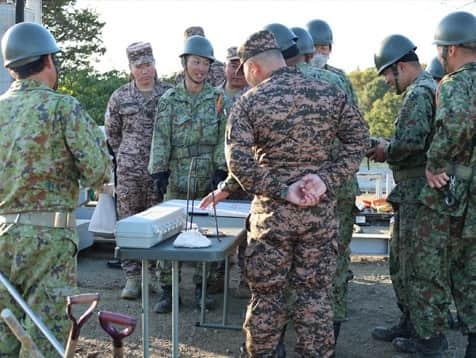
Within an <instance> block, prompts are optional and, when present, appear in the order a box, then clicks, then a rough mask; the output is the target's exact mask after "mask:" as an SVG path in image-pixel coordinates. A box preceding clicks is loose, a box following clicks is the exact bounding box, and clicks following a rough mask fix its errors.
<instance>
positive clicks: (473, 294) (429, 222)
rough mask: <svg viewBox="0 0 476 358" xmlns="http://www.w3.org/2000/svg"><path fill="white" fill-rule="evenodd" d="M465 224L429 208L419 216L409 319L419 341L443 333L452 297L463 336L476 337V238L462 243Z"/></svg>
mask: <svg viewBox="0 0 476 358" xmlns="http://www.w3.org/2000/svg"><path fill="white" fill-rule="evenodd" d="M463 224H464V219H463V218H462V217H451V216H448V215H444V214H440V213H438V212H436V211H434V210H431V209H430V208H428V207H426V206H422V207H421V209H420V210H419V212H418V216H417V222H416V225H417V233H418V237H419V240H418V244H417V245H415V248H414V252H413V255H414V260H413V262H412V263H413V265H412V268H411V280H412V285H411V287H410V289H411V291H410V294H411V296H410V297H411V298H412V299H411V300H410V315H411V317H412V322H413V324H414V325H415V329H416V331H417V334H418V336H420V337H430V336H435V335H436V334H438V333H440V332H443V330H444V329H445V328H446V325H447V312H448V306H449V305H450V303H451V296H452V298H453V299H454V302H455V305H456V309H457V312H458V320H459V321H460V322H461V324H462V329H463V332H464V333H465V334H468V333H472V334H475V333H476V305H475V302H476V237H471V238H464V239H463V238H462V228H463Z"/></svg>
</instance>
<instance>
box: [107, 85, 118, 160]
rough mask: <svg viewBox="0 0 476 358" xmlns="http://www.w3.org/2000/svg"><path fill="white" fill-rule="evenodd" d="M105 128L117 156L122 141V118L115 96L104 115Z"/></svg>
mask: <svg viewBox="0 0 476 358" xmlns="http://www.w3.org/2000/svg"><path fill="white" fill-rule="evenodd" d="M104 127H105V129H106V137H107V141H108V143H109V145H110V146H111V149H112V151H113V152H114V154H117V152H118V151H119V146H120V145H121V141H122V118H121V116H120V114H119V103H118V101H117V98H116V97H115V96H114V94H113V95H112V96H111V98H110V99H109V102H108V104H107V108H106V113H105V115H104Z"/></svg>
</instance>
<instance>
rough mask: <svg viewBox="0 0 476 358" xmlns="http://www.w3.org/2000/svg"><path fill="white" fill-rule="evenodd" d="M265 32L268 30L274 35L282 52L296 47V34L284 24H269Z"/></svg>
mask: <svg viewBox="0 0 476 358" xmlns="http://www.w3.org/2000/svg"><path fill="white" fill-rule="evenodd" d="M263 30H268V31H269V32H271V33H272V34H273V35H274V37H275V38H276V41H277V42H278V46H279V48H280V49H281V51H285V50H287V49H288V48H290V47H291V46H293V45H295V44H296V41H297V39H298V38H297V36H296V34H295V33H294V32H292V31H291V30H290V29H289V28H288V27H286V26H284V25H282V24H269V25H266V26H265V27H264V29H263Z"/></svg>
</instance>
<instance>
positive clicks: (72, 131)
mask: <svg viewBox="0 0 476 358" xmlns="http://www.w3.org/2000/svg"><path fill="white" fill-rule="evenodd" d="M0 133H1V135H0V148H1V150H0V213H2V214H5V213H16V212H27V211H68V212H72V211H74V210H75V208H76V206H77V200H78V190H79V185H78V181H81V184H82V185H83V186H89V187H95V186H98V185H101V184H102V183H104V182H107V181H108V180H109V173H110V159H109V154H108V151H107V148H106V143H105V140H104V135H103V133H102V132H101V130H100V129H99V128H98V127H97V126H96V124H95V123H94V121H93V120H92V119H91V117H89V115H88V114H87V113H86V112H85V111H84V110H83V109H82V108H81V105H80V104H79V102H78V101H77V100H76V99H75V98H73V97H71V96H67V95H63V94H59V93H57V92H55V91H54V90H52V89H51V88H49V87H47V86H46V85H44V84H42V83H40V82H37V81H33V80H19V81H15V82H13V83H12V84H11V86H10V88H9V90H8V91H7V92H6V93H4V94H3V95H2V96H0Z"/></svg>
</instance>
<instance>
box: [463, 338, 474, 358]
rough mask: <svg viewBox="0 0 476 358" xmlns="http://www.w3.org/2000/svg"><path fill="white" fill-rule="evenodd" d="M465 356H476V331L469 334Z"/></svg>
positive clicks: (466, 357)
mask: <svg viewBox="0 0 476 358" xmlns="http://www.w3.org/2000/svg"><path fill="white" fill-rule="evenodd" d="M464 358H476V333H470V334H469V335H468V346H467V347H466V354H465V356H464Z"/></svg>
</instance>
